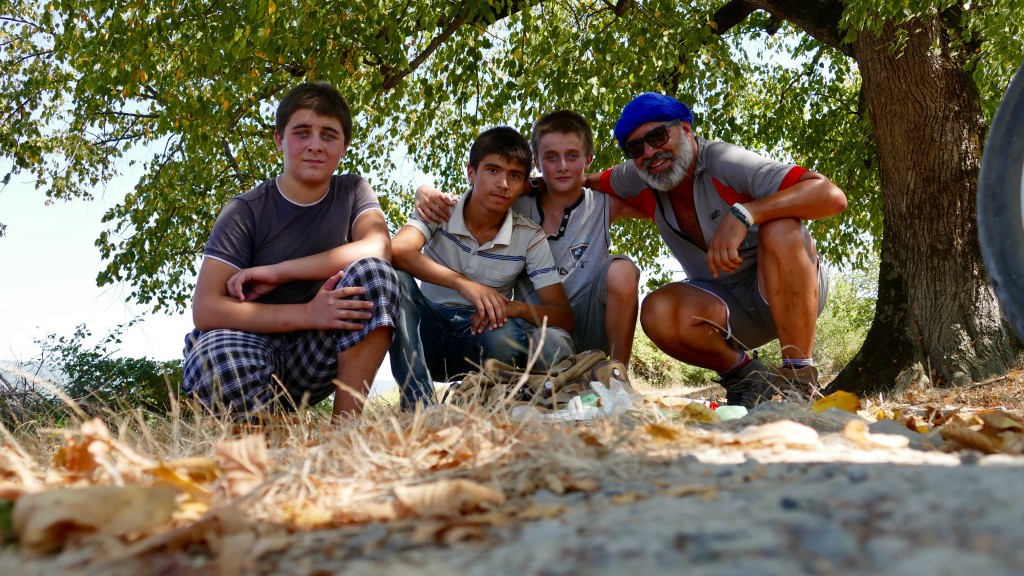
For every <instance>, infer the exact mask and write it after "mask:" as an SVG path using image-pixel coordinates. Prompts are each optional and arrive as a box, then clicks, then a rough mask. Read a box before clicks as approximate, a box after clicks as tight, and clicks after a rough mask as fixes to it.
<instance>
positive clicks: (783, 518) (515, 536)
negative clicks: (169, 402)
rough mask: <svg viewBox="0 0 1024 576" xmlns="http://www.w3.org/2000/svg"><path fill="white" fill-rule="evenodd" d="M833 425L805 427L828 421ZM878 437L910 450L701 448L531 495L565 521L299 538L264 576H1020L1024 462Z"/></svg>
mask: <svg viewBox="0 0 1024 576" xmlns="http://www.w3.org/2000/svg"><path fill="white" fill-rule="evenodd" d="M755 414H757V412H755V413H754V414H752V415H751V417H753V416H754V415H755ZM748 418H749V417H748ZM842 418H843V417H840V420H842ZM740 422H742V421H740ZM833 424H835V426H832V425H830V424H829V423H828V421H827V420H826V421H819V426H818V427H819V428H830V427H837V426H838V424H839V422H834V423H833ZM892 424H893V423H892V422H888V423H886V422H881V423H876V424H874V425H872V428H871V430H872V432H874V433H891V434H894V435H900V436H905V437H908V438H910V440H911V442H910V447H907V448H899V449H863V448H859V447H856V446H853V445H852V444H851V443H850V442H849V441H847V440H846V439H845V438H844V437H843V435H842V433H841V432H829V433H823V434H820V436H819V442H818V443H817V444H815V443H813V442H811V443H808V445H807V446H804V447H800V448H792V447H791V446H774V447H772V446H762V447H760V448H757V449H752V450H746V451H737V450H725V449H719V448H712V449H705V450H702V451H696V452H692V453H690V454H689V455H686V456H684V457H682V458H673V459H665V460H663V461H661V462H655V463H648V464H647V465H645V466H642V467H637V468H636V469H634V470H631V471H625V472H624V473H622V474H618V475H616V476H615V477H614V478H611V477H609V478H606V479H604V481H603V482H602V487H601V489H600V491H598V492H596V493H593V494H585V493H582V492H575V493H569V494H566V495H557V494H555V493H552V492H550V491H548V490H541V491H539V492H537V493H535V494H534V495H533V497H532V498H533V504H538V505H563V506H565V507H567V509H568V510H567V511H566V512H564V513H562V514H560V515H558V516H557V517H554V518H550V519H545V520H539V521H535V522H527V523H524V524H519V525H517V526H515V527H509V528H496V529H492V530H490V531H489V532H488V533H487V534H486V536H485V537H483V539H482V540H481V541H479V542H473V543H460V544H456V545H453V546H450V547H444V546H438V545H436V544H433V545H415V544H413V543H412V542H411V539H410V537H409V535H408V533H407V532H405V533H403V532H395V531H393V530H389V529H386V528H385V527H383V526H370V527H368V528H360V529H347V530H338V531H332V532H323V533H317V534H315V535H309V536H307V537H306V538H303V539H299V540H298V541H296V543H295V545H294V546H292V547H291V548H290V549H289V550H288V551H287V552H285V553H284V554H282V555H281V556H279V557H277V558H276V559H274V560H273V562H271V563H270V565H267V566H265V569H266V571H267V572H268V573H280V574H333V573H339V574H340V573H344V574H347V575H362V574H366V575H371V574H373V575H376V574H389V575H403V574H409V575H416V576H423V575H425V574H481V575H485V574H486V575H494V574H550V575H561V574H626V573H633V574H674V573H685V574H694V575H702V574H708V575H711V574H714V575H716V576H724V575H737V576H740V575H742V576H758V575H764V576H771V575H779V576H781V575H794V574H876V575H877V574H893V575H899V576H906V575H909V574H929V575H950V576H954V575H957V576H961V575H969V574H978V575H981V574H984V575H1020V574H1024V506H1022V505H1021V502H1024V482H1021V477H1022V475H1024V458H1022V457H1008V456H999V455H995V456H983V455H981V454H979V453H977V452H973V451H967V452H960V453H955V454H947V453H943V452H939V451H935V450H933V449H927V448H928V447H929V446H931V443H932V442H934V441H935V440H936V438H934V437H927V436H924V435H921V434H917V433H913V432H910V431H909V430H906V428H902V427H900V426H893V425H892ZM739 426H741V424H740V423H739V422H738V423H737V424H736V425H735V426H734V428H739Z"/></svg>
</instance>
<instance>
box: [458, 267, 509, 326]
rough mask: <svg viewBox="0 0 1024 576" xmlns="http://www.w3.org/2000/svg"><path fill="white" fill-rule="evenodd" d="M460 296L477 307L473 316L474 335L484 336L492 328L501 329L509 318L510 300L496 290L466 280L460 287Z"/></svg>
mask: <svg viewBox="0 0 1024 576" xmlns="http://www.w3.org/2000/svg"><path fill="white" fill-rule="evenodd" d="M459 294H461V295H462V297H463V298H465V299H466V300H469V301H470V302H472V303H473V305H474V306H476V314H474V315H473V334H474V335H478V334H483V333H484V330H486V329H487V328H490V329H491V330H494V329H495V328H501V327H502V326H504V325H505V320H506V319H507V318H508V305H509V301H508V298H505V296H503V295H502V294H501V292H498V291H497V290H495V289H494V288H491V287H490V286H484V285H483V284H480V283H477V282H473V281H472V280H466V281H465V282H463V283H462V285H461V286H460V287H459Z"/></svg>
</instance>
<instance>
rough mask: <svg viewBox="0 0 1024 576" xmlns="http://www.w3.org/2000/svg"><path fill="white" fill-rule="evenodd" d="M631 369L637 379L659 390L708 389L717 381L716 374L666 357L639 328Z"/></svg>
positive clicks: (630, 363) (630, 364) (635, 338)
mask: <svg viewBox="0 0 1024 576" xmlns="http://www.w3.org/2000/svg"><path fill="white" fill-rule="evenodd" d="M629 369H630V371H631V372H632V375H633V377H634V378H637V377H638V378H640V379H641V380H642V381H644V382H645V383H647V384H648V385H650V386H653V387H655V388H666V387H669V386H677V385H683V386H692V387H697V386H704V385H707V384H709V383H710V382H711V380H712V378H716V377H717V374H715V372H714V371H712V370H705V369H703V368H698V367H696V366H691V365H690V364H685V363H683V362H680V361H678V360H676V359H675V358H672V357H671V356H669V355H668V354H665V353H664V352H662V351H661V350H660V349H658V347H657V346H655V345H654V343H653V342H651V339H650V338H648V337H647V335H646V334H644V332H643V330H641V329H640V326H639V325H637V329H636V336H635V337H634V339H633V356H632V358H631V359H630V361H629Z"/></svg>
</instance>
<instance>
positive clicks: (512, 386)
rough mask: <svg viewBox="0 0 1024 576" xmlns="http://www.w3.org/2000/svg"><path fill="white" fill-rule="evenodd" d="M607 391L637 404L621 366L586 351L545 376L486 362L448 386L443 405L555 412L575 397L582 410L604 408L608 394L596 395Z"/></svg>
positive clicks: (540, 372) (606, 357)
mask: <svg viewBox="0 0 1024 576" xmlns="http://www.w3.org/2000/svg"><path fill="white" fill-rule="evenodd" d="M592 382H597V383H598V387H594V386H592V385H591V383H592ZM613 382H614V383H615V384H614V386H613ZM609 389H615V390H622V391H624V392H625V393H626V394H628V395H629V396H630V397H632V398H633V399H634V404H635V405H639V404H640V403H641V401H642V398H641V396H640V395H639V394H638V393H637V392H636V391H635V390H633V387H632V386H631V385H630V383H629V376H628V374H627V373H626V367H625V366H624V365H623V364H622V362H619V361H617V360H612V359H610V358H608V355H607V354H605V353H604V352H602V351H600V350H588V351H586V352H580V353H578V354H574V355H573V356H571V357H569V358H567V359H565V360H563V361H561V362H559V363H558V364H557V365H555V366H554V367H552V368H551V369H549V370H545V371H534V372H525V371H523V370H522V369H520V368H516V367H514V366H510V365H508V364H505V363H504V362H500V361H497V360H493V359H492V360H487V361H486V362H484V365H483V369H482V370H481V371H480V372H470V373H469V374H467V375H466V376H465V377H464V378H463V379H462V381H461V382H458V383H456V384H453V385H452V386H451V387H449V388H448V390H447V391H446V392H445V395H444V400H443V401H444V402H448V403H452V404H458V405H466V404H471V403H472V404H481V405H485V406H494V405H499V404H500V405H505V406H517V405H532V406H535V407H537V408H538V409H541V410H544V411H552V412H554V411H558V410H563V409H566V408H568V407H569V404H570V403H571V402H573V399H574V398H576V399H577V400H576V402H577V403H582V404H583V405H584V406H592V407H597V408H600V407H603V405H604V404H605V403H606V398H607V396H608V395H607V393H605V394H602V393H601V392H602V391H607V390H609Z"/></svg>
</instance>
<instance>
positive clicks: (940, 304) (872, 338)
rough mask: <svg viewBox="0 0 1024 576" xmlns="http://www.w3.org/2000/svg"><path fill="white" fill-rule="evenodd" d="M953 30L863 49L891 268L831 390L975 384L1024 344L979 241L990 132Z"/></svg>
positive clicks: (882, 40)
mask: <svg viewBox="0 0 1024 576" xmlns="http://www.w3.org/2000/svg"><path fill="white" fill-rule="evenodd" d="M953 25H954V24H953V23H951V22H950V21H948V20H947V19H946V18H944V17H943V16H942V15H936V16H935V17H933V18H930V19H928V20H914V21H911V22H909V23H907V24H906V25H903V26H900V27H896V26H892V25H889V26H886V27H885V29H884V30H883V31H882V32H881V33H879V34H878V35H873V34H872V35H867V34H862V35H861V37H860V38H859V39H858V40H857V41H856V42H855V43H854V45H853V55H854V57H855V58H856V60H857V63H858V65H859V67H860V73H861V77H862V78H863V96H864V100H865V101H866V103H867V105H868V111H869V114H870V116H871V121H872V124H873V126H874V130H875V141H876V143H877V145H878V159H879V170H880V174H881V182H882V193H883V207H884V214H883V218H884V219H883V233H882V255H881V262H882V265H881V269H880V271H879V286H878V304H877V307H876V314H875V320H874V323H873V324H872V326H871V329H870V330H869V332H868V336H867V339H866V340H865V342H864V346H863V347H862V348H861V351H860V353H859V354H858V355H857V357H856V358H854V360H853V361H852V362H851V363H850V364H849V365H848V366H847V367H846V368H845V369H844V370H843V371H842V372H841V373H840V375H839V377H838V378H837V379H836V381H835V382H834V383H833V385H832V386H831V388H832V389H844V390H849V391H854V392H858V393H861V394H868V393H872V392H878V391H884V390H893V389H899V388H902V387H905V386H906V385H908V384H910V383H911V382H913V381H920V382H923V383H926V384H927V383H932V382H935V383H952V384H965V383H968V382H971V381H977V380H980V379H983V378H985V377H987V376H990V375H992V374H995V373H1001V372H1005V371H1007V370H1008V369H1009V367H1010V366H1011V365H1012V363H1013V362H1014V361H1015V360H1016V357H1017V354H1018V353H1019V351H1020V349H1021V345H1020V341H1019V340H1018V339H1017V338H1016V336H1015V335H1014V334H1013V331H1012V330H1011V329H1010V328H1009V326H1008V325H1007V324H1006V322H1005V321H1004V320H1003V318H1002V317H1001V315H1000V312H999V307H998V304H997V303H996V299H995V295H994V293H993V291H992V289H991V287H990V286H989V284H988V280H987V277H986V274H985V269H984V264H983V262H982V259H981V251H980V248H979V245H978V230H977V210H976V196H977V187H978V170H979V167H980V164H981V150H982V144H983V142H984V137H985V132H986V125H985V121H984V117H983V116H982V113H981V106H980V102H979V98H978V91H977V86H976V84H975V83H974V81H973V79H972V78H971V76H970V75H969V74H968V73H966V72H965V71H964V62H962V61H959V60H958V59H957V57H955V56H953V55H951V53H950V50H949V45H950V41H949V38H948V37H947V34H949V32H950V30H949V27H951V26H953ZM901 32H902V33H905V34H907V40H906V44H905V45H900V44H899V42H898V38H899V34H900V33H901ZM894 47H895V50H893V49H894Z"/></svg>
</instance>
